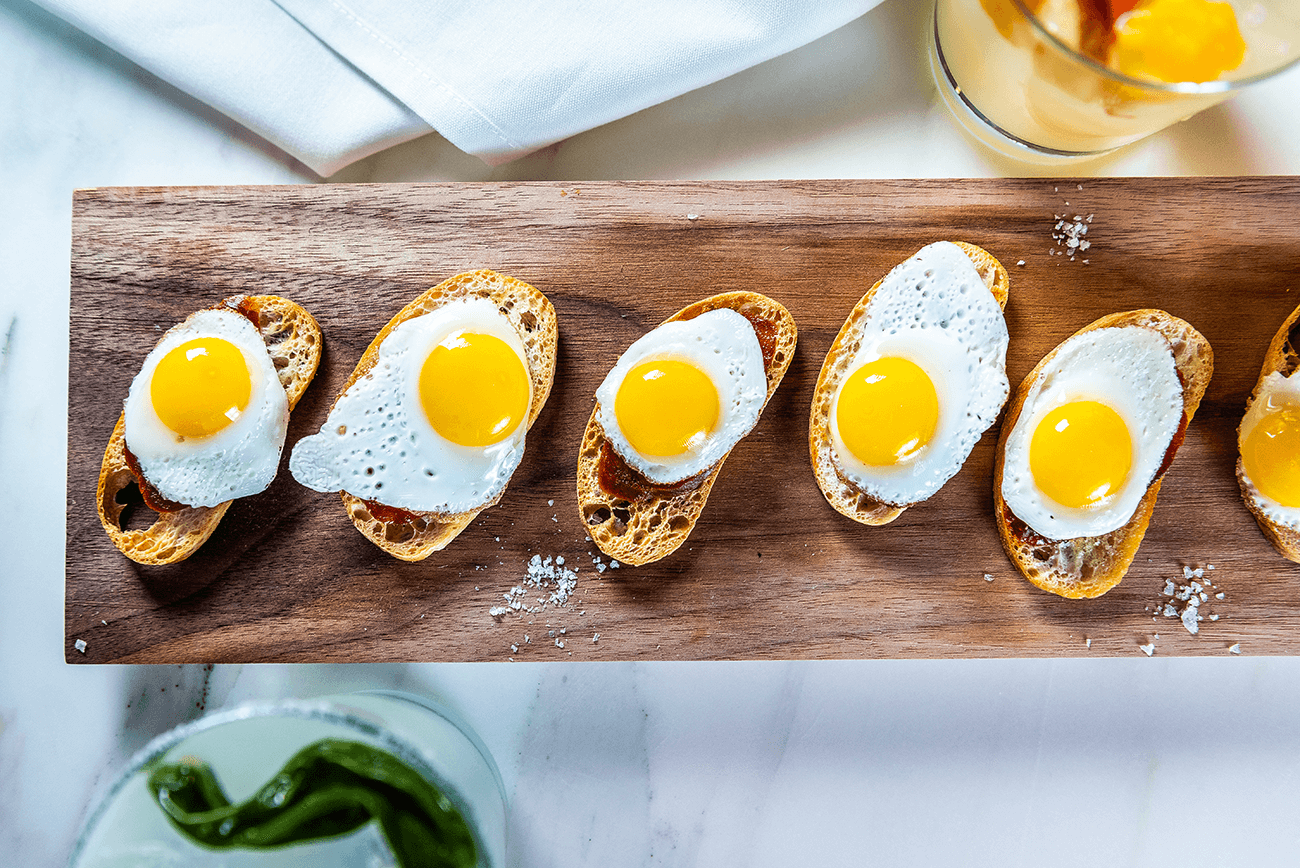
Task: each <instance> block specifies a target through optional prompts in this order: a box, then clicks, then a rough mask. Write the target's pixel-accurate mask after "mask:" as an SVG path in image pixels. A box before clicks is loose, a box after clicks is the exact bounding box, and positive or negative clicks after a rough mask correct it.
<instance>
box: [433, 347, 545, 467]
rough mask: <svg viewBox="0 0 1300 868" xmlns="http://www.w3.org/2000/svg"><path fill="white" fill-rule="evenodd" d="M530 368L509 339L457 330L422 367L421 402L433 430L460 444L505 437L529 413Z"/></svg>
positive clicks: (478, 443) (487, 442) (480, 443)
mask: <svg viewBox="0 0 1300 868" xmlns="http://www.w3.org/2000/svg"><path fill="white" fill-rule="evenodd" d="M528 387H529V380H528V371H527V370H526V369H525V368H524V363H523V360H522V359H520V358H519V354H518V353H517V352H515V350H514V348H512V347H511V346H510V345H509V344H507V343H506V342H505V341H503V340H501V339H500V338H498V337H495V336H493V335H483V334H474V333H471V332H457V333H455V334H452V335H449V336H448V337H447V338H445V339H444V340H443V341H442V343H440V344H438V345H437V346H436V347H434V348H433V352H431V353H429V357H428V358H427V359H425V360H424V366H423V367H422V368H420V403H421V405H422V406H423V407H424V413H425V416H427V417H428V419H429V424H430V425H432V426H433V430H434V431H437V432H438V434H440V435H441V436H442V437H444V438H446V439H447V440H450V441H451V442H452V443H457V444H459V445H461V446H490V445H492V444H493V443H499V442H501V441H502V440H504V439H506V438H507V437H509V436H510V435H511V433H513V432H514V430H515V429H516V428H518V427H519V423H520V422H522V421H523V420H524V416H525V414H526V413H527V412H528V401H529V395H528Z"/></svg>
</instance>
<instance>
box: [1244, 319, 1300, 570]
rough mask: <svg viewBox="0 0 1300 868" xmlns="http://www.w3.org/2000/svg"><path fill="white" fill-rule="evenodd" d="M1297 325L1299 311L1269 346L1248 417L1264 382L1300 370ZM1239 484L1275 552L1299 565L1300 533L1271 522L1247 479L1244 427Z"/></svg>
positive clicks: (1287, 320)
mask: <svg viewBox="0 0 1300 868" xmlns="http://www.w3.org/2000/svg"><path fill="white" fill-rule="evenodd" d="M1297 321H1300V307H1297V308H1296V309H1295V310H1293V311H1291V315H1290V316H1289V317H1287V318H1286V321H1285V322H1283V323H1282V326H1281V328H1279V329H1278V330H1277V334H1275V335H1273V340H1272V341H1271V342H1270V343H1269V345H1268V352H1266V353H1265V354H1264V364H1263V366H1262V367H1261V368H1260V371H1259V379H1258V380H1256V381H1255V388H1254V390H1253V391H1252V392H1251V394H1250V400H1248V401H1247V402H1246V412H1247V413H1249V412H1250V408H1251V406H1252V405H1253V404H1254V403H1255V400H1256V399H1257V398H1259V396H1260V387H1261V386H1263V384H1264V378H1266V377H1267V376H1268V375H1269V374H1273V373H1280V374H1282V375H1283V376H1286V377H1290V376H1291V375H1292V374H1293V373H1294V372H1295V371H1296V370H1297V369H1298V368H1300V346H1297V345H1296V344H1295V343H1293V342H1292V335H1291V330H1292V329H1293V328H1295V326H1296V323H1297ZM1242 421H1243V422H1244V421H1245V414H1243V416H1242ZM1237 484H1238V485H1239V486H1240V487H1241V498H1242V500H1244V501H1245V503H1246V508H1247V509H1249V510H1250V512H1251V514H1252V515H1254V516H1255V521H1256V522H1258V523H1259V529H1260V530H1262V531H1263V532H1264V536H1265V537H1267V538H1268V541H1269V542H1271V543H1272V544H1273V548H1275V549H1277V551H1278V553H1279V554H1280V555H1282V557H1284V558H1286V559H1287V560H1289V561H1294V562H1296V563H1300V531H1297V530H1296V529H1295V528H1291V527H1287V526H1286V525H1284V524H1280V523H1279V522H1276V521H1274V520H1273V519H1271V518H1269V516H1268V515H1266V514H1265V513H1264V510H1263V508H1262V505H1261V504H1260V502H1259V500H1258V499H1257V497H1256V494H1255V487H1254V486H1253V485H1252V484H1251V483H1250V480H1249V479H1247V477H1246V470H1245V467H1244V466H1243V465H1242V463H1241V425H1238V426H1237Z"/></svg>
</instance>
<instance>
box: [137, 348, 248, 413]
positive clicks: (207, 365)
mask: <svg viewBox="0 0 1300 868" xmlns="http://www.w3.org/2000/svg"><path fill="white" fill-rule="evenodd" d="M252 392H253V379H252V376H251V375H250V374H249V372H248V363H247V362H245V361H244V354H243V353H242V352H240V351H239V348H238V347H236V346H235V345H234V344H232V343H231V342H230V341H227V340H224V339H222V338H216V337H203V338H195V339H194V340H190V341H186V342H185V343H183V344H181V345H180V346H178V347H176V348H175V349H173V350H171V351H170V352H168V353H167V354H166V355H164V356H163V357H162V359H161V360H160V361H159V362H158V365H157V367H155V368H154V373H153V379H152V381H151V382H150V383H149V397H150V400H151V401H152V402H153V409H154V412H155V413H156V414H158V418H159V419H160V420H161V421H162V423H163V424H164V425H166V426H167V427H168V428H170V429H171V430H173V431H175V432H176V433H177V434H180V435H181V436H183V437H206V436H208V435H209V434H215V433H217V432H218V431H220V430H221V429H223V428H225V427H226V426H227V425H229V424H230V423H231V422H234V421H235V420H236V419H238V418H239V416H240V414H241V413H243V412H244V410H245V408H247V407H248V399H249V396H250V395H252Z"/></svg>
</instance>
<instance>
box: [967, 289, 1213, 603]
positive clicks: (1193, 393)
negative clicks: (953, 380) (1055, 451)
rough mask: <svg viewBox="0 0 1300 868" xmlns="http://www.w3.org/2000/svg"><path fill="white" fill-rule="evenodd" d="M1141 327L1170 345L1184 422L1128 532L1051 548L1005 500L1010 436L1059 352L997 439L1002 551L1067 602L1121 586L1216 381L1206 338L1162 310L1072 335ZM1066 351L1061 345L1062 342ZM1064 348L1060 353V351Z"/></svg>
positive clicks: (996, 498) (1015, 401)
mask: <svg viewBox="0 0 1300 868" xmlns="http://www.w3.org/2000/svg"><path fill="white" fill-rule="evenodd" d="M1123 327H1136V328H1147V329H1151V330H1152V331H1155V332H1158V333H1159V334H1161V335H1162V336H1164V338H1165V340H1167V341H1168V342H1169V347H1170V349H1171V350H1172V351H1173V355H1174V366H1175V368H1176V369H1177V371H1178V379H1179V382H1181V383H1182V386H1183V422H1182V425H1181V426H1180V428H1179V429H1178V431H1177V432H1176V433H1175V434H1174V438H1173V443H1171V444H1170V446H1169V451H1168V452H1167V453H1166V458H1165V462H1164V463H1165V466H1164V467H1162V468H1161V469H1160V471H1159V472H1158V473H1157V474H1156V476H1155V478H1154V479H1152V480H1151V484H1150V485H1149V486H1148V487H1147V490H1146V494H1145V495H1144V496H1143V498H1142V500H1141V501H1140V502H1139V503H1138V506H1137V508H1136V509H1135V510H1134V512H1133V517H1132V518H1130V519H1129V521H1128V523H1127V524H1125V525H1124V526H1123V527H1120V528H1118V529H1116V530H1113V531H1111V532H1110V533H1107V534H1102V535H1101V536H1095V537H1079V538H1076V539H1067V540H1048V539H1045V538H1043V537H1041V536H1038V535H1037V534H1035V533H1034V532H1033V530H1032V529H1030V528H1029V527H1028V525H1026V524H1025V523H1024V522H1022V521H1021V520H1020V519H1019V518H1017V517H1016V516H1015V515H1014V514H1013V513H1012V512H1011V510H1010V509H1009V508H1008V507H1007V505H1006V502H1005V501H1004V500H1003V498H1002V474H1003V469H1004V463H1005V459H1006V444H1007V436H1008V435H1009V434H1010V433H1011V429H1012V428H1014V427H1015V425H1016V420H1017V419H1019V418H1020V412H1021V410H1022V409H1024V404H1025V396H1026V395H1027V394H1028V392H1029V390H1030V388H1031V386H1033V384H1034V382H1035V381H1036V380H1037V379H1038V378H1039V376H1040V375H1041V374H1042V372H1043V371H1044V370H1045V369H1046V368H1047V367H1048V366H1049V365H1050V364H1051V362H1052V359H1053V358H1054V357H1055V356H1056V352H1057V350H1056V349H1054V350H1052V352H1050V353H1048V354H1047V355H1046V356H1044V357H1043V359H1042V361H1040V362H1039V363H1038V365H1037V366H1036V367H1035V368H1034V369H1033V370H1032V371H1030V372H1029V375H1028V376H1026V377H1025V379H1024V381H1023V382H1022V383H1021V384H1020V387H1019V388H1018V389H1016V392H1015V394H1014V395H1012V397H1011V401H1010V402H1009V403H1008V407H1007V414H1006V418H1005V419H1004V420H1003V422H1002V432H1001V434H1000V436H999V437H998V447H997V458H996V460H995V463H994V467H993V511H994V516H995V520H996V524H997V527H998V534H999V536H1001V538H1002V546H1003V548H1005V549H1006V551H1007V555H1008V556H1009V557H1010V558H1011V561H1012V563H1014V564H1015V565H1016V567H1017V569H1019V570H1020V572H1021V573H1022V574H1024V576H1025V578H1027V579H1028V580H1029V581H1030V582H1032V583H1033V584H1034V585H1037V586H1038V587H1039V588H1042V589H1043V590H1044V591H1050V592H1052V593H1053V594H1056V595H1058V596H1061V597H1068V598H1070V599H1087V598H1092V597H1100V596H1101V595H1102V594H1104V593H1106V592H1107V591H1109V590H1110V589H1111V588H1113V587H1115V586H1116V585H1118V584H1119V583H1120V580H1121V579H1123V578H1124V575H1125V573H1127V572H1128V568H1129V565H1130V564H1131V563H1132V562H1133V558H1134V556H1135V555H1136V554H1137V550H1138V545H1139V544H1140V543H1141V542H1142V537H1143V536H1145V534H1146V531H1147V525H1148V524H1149V523H1150V521H1151V512H1152V510H1154V509H1155V505H1156V495H1157V494H1159V493H1160V483H1161V480H1163V478H1164V474H1165V472H1166V471H1167V470H1168V464H1169V462H1170V460H1171V459H1172V458H1173V453H1174V452H1176V451H1177V449H1178V446H1179V445H1180V444H1181V442H1182V439H1183V436H1184V434H1185V432H1186V426H1187V425H1188V424H1189V423H1190V422H1191V420H1192V417H1193V416H1194V415H1195V414H1196V408H1197V407H1199V406H1200V403H1201V398H1202V397H1203V396H1204V395H1205V389H1206V387H1207V386H1208V385H1209V384H1210V377H1211V375H1213V373H1214V353H1213V351H1212V350H1211V349H1210V343H1209V341H1207V340H1206V339H1205V337H1204V336H1203V335H1202V334H1201V333H1200V332H1198V331H1197V330H1196V329H1195V328H1193V327H1192V326H1191V325H1189V324H1188V323H1186V322H1184V321H1183V320H1181V319H1178V318H1177V317H1174V316H1171V315H1170V314H1168V313H1165V312H1164V311H1162V310H1150V309H1148V310H1134V311H1127V312H1124V313H1114V314H1110V315H1108V316H1104V317H1102V318H1101V319H1099V320H1097V321H1096V322H1094V323H1091V324H1090V325H1087V326H1084V327H1083V328H1082V329H1080V330H1079V331H1077V332H1075V335H1080V334H1083V333H1085V332H1090V331H1093V330H1095V329H1103V328H1123ZM1062 343H1064V342H1062ZM1059 348H1060V347H1059V346H1058V347H1057V349H1059Z"/></svg>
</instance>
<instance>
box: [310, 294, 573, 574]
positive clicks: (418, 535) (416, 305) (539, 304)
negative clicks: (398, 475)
mask: <svg viewBox="0 0 1300 868" xmlns="http://www.w3.org/2000/svg"><path fill="white" fill-rule="evenodd" d="M461 298H486V299H489V300H490V301H491V302H492V303H493V304H495V305H496V306H497V309H498V310H500V311H501V314H502V316H504V317H505V318H506V319H507V320H508V321H509V322H510V324H511V325H512V326H513V327H514V329H515V331H516V332H518V333H519V339H520V340H521V341H522V342H523V345H524V354H525V356H526V359H527V362H528V374H529V376H530V377H531V378H532V381H533V402H532V404H531V405H530V406H529V408H528V419H527V420H526V422H525V424H526V425H527V426H528V428H532V427H533V423H534V422H535V421H537V415H538V414H539V413H541V412H542V407H543V405H545V404H546V398H547V396H548V395H550V393H551V383H552V382H554V380H555V358H556V353H557V348H558V344H559V328H558V325H557V321H556V318H555V308H554V307H552V306H551V301H550V299H548V298H547V297H546V296H545V295H543V294H542V293H541V292H540V291H539V290H537V289H536V288H534V287H532V286H530V285H529V284H527V283H524V282H523V281H522V280H516V279H515V278H513V277H507V276H506V275H504V274H498V273H497V272H495V271H490V270H488V269H486V268H485V269H480V270H478V271H470V272H466V273H464V274H458V275H456V276H455V277H449V278H447V279H446V280H444V281H443V282H442V283H440V284H438V285H437V286H435V287H433V288H432V289H428V290H426V291H425V292H423V293H421V294H420V295H419V296H417V297H416V298H415V300H414V301H412V302H411V303H410V304H408V305H407V306H406V307H404V308H402V309H401V310H400V311H398V312H397V315H396V316H394V317H393V318H392V319H391V320H389V321H388V325H386V326H384V327H383V328H382V329H381V330H380V331H379V334H377V335H375V339H374V340H373V341H371V343H370V346H369V347H367V348H366V351H365V352H364V353H363V354H362V355H361V360H360V361H358V362H357V367H356V369H355V370H354V371H353V372H352V376H351V377H349V378H348V381H347V382H346V383H344V384H343V388H342V390H340V392H339V397H342V395H343V393H345V392H347V390H348V389H350V388H351V387H352V384H353V383H355V382H356V381H357V380H359V379H361V378H362V377H364V376H365V375H366V374H367V373H368V372H369V371H370V369H371V368H373V367H374V366H375V362H376V361H377V360H378V358H379V345H380V344H382V343H383V342H384V338H386V337H388V335H389V333H390V332H392V330H393V329H395V328H397V326H399V325H400V324H402V323H403V322H405V321H406V320H409V319H413V318H415V317H417V316H421V315H422V314H426V313H429V312H430V311H432V310H434V309H435V308H438V307H441V306H442V305H444V304H447V303H448V302H450V301H455V300H457V299H461ZM334 403H335V404H337V403H338V398H335V399H334ZM504 491H505V489H504V488H503V489H502V492H503V493H504ZM339 494H340V497H341V498H342V499H343V506H344V508H345V509H346V510H347V513H348V518H350V519H351V520H352V524H354V525H355V526H356V528H357V530H359V531H360V532H361V534H362V535H363V536H365V538H366V539H368V540H370V541H371V542H373V543H374V544H375V545H377V546H379V547H380V548H381V549H383V550H384V551H385V552H387V553H388V554H390V555H392V556H393V557H395V558H397V559H398V560H403V561H420V560H424V559H425V558H427V557H428V556H429V555H431V554H433V553H434V552H436V551H441V550H442V549H443V548H445V547H446V546H447V544H448V543H450V542H451V541H452V540H454V539H455V538H456V537H457V536H458V535H459V534H460V532H461V531H463V530H464V529H465V528H467V527H469V524H470V522H472V521H473V520H474V517H475V516H477V515H478V514H479V513H480V512H482V511H483V510H484V509H487V508H488V507H490V506H494V505H496V503H497V502H499V501H500V499H501V498H500V496H498V497H497V498H496V500H493V501H492V502H491V503H488V504H484V505H483V506H482V507H480V508H478V509H474V510H470V511H467V512H458V513H437V512H417V511H414V510H393V509H377V508H374V507H371V506H370V505H368V504H367V502H366V501H365V500H362V499H361V498H359V497H356V496H355V495H351V494H348V493H347V492H346V491H343V492H340V493H339ZM376 512H378V513H379V515H376V514H375V513H376Z"/></svg>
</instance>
